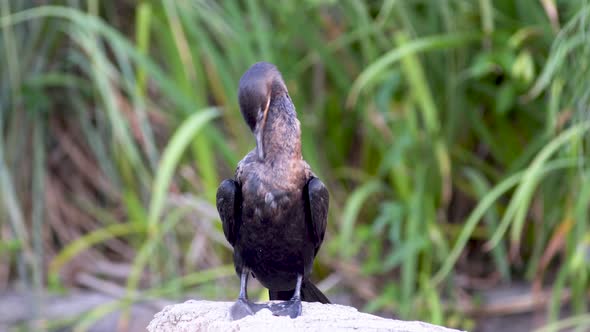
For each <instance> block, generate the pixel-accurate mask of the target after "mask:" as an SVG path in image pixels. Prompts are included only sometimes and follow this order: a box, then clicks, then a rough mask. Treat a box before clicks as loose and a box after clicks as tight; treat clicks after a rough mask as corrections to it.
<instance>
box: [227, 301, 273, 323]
mask: <svg viewBox="0 0 590 332" xmlns="http://www.w3.org/2000/svg"><path fill="white" fill-rule="evenodd" d="M264 308H267V309H269V307H268V305H267V304H258V303H254V302H250V301H248V300H246V299H238V300H237V301H236V303H234V304H233V305H232V306H231V308H230V309H229V316H230V318H231V320H238V319H242V318H244V317H246V316H250V315H254V314H256V313H257V312H258V311H260V310H262V309H264Z"/></svg>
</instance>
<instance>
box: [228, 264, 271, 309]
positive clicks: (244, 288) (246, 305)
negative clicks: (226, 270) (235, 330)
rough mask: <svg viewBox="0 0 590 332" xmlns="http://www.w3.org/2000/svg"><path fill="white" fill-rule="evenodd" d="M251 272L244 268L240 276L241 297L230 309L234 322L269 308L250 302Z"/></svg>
mask: <svg viewBox="0 0 590 332" xmlns="http://www.w3.org/2000/svg"><path fill="white" fill-rule="evenodd" d="M249 274H250V270H249V269H248V268H246V267H244V268H242V274H241V276H240V296H239V297H238V300H237V301H236V303H234V304H233V305H232V306H231V308H230V309H229V314H230V317H231V319H232V320H238V319H242V318H244V317H246V316H248V315H254V314H255V313H257V312H258V311H260V310H261V309H264V308H268V305H266V304H258V303H253V302H250V301H249V300H248V275H249Z"/></svg>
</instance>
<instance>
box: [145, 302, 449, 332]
mask: <svg viewBox="0 0 590 332" xmlns="http://www.w3.org/2000/svg"><path fill="white" fill-rule="evenodd" d="M232 304H233V303H232V302H212V301H194V300H191V301H187V302H185V303H181V304H175V305H169V306H167V307H165V308H164V310H162V311H160V312H159V313H157V314H156V315H155V316H154V319H153V320H152V321H151V323H150V324H149V325H148V327H147V329H148V331H150V332H195V331H208V332H216V331H257V332H259V331H273V332H276V331H394V332H425V331H433V332H452V331H457V330H453V329H448V328H445V327H441V326H436V325H431V324H427V323H423V322H417V321H415V322H406V321H400V320H393V319H385V318H381V317H378V316H374V315H369V314H365V313H362V312H358V310H356V309H355V308H352V307H347V306H342V305H337V304H320V303H307V302H303V313H302V314H301V316H299V317H297V318H296V319H291V318H289V317H276V316H273V315H272V314H271V312H270V311H269V310H267V309H263V310H261V311H259V312H258V313H257V314H256V315H255V316H249V317H246V318H243V319H240V320H238V321H231V320H230V318H229V315H228V312H229V308H230V307H231V305H232Z"/></svg>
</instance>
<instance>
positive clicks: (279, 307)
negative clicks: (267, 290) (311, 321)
mask: <svg viewBox="0 0 590 332" xmlns="http://www.w3.org/2000/svg"><path fill="white" fill-rule="evenodd" d="M302 281H303V276H302V275H301V274H298V275H297V284H296V285H295V292H293V297H291V299H290V300H289V301H284V302H280V303H273V304H271V305H270V311H271V312H272V314H273V315H275V316H289V317H291V318H297V316H299V315H301V282H302Z"/></svg>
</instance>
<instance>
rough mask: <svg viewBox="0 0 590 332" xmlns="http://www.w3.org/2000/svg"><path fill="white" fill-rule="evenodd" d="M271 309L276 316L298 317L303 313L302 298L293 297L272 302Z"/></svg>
mask: <svg viewBox="0 0 590 332" xmlns="http://www.w3.org/2000/svg"><path fill="white" fill-rule="evenodd" d="M269 309H270V311H271V312H272V314H273V315H275V316H289V317H291V318H297V317H298V316H299V315H301V299H299V298H292V299H290V300H289V301H284V302H279V303H272V304H271V305H270V308H269Z"/></svg>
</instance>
